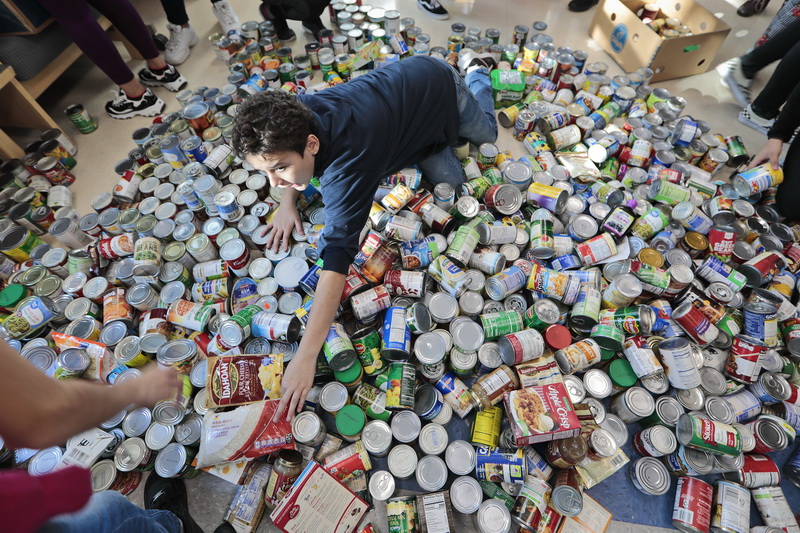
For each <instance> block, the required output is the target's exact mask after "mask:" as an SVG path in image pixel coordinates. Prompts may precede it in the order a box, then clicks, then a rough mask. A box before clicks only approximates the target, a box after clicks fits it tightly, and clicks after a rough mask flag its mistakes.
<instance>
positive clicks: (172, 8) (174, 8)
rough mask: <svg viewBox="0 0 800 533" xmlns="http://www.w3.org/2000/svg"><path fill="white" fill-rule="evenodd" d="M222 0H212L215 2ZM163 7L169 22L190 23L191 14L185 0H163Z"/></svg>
mask: <svg viewBox="0 0 800 533" xmlns="http://www.w3.org/2000/svg"><path fill="white" fill-rule="evenodd" d="M219 1H220V0H211V3H212V4H214V3H216V2H219ZM161 7H163V8H164V13H165V14H166V15H167V22H169V23H170V24H175V25H176V26H182V25H184V24H188V23H189V15H188V14H187V13H186V2H184V0H161Z"/></svg>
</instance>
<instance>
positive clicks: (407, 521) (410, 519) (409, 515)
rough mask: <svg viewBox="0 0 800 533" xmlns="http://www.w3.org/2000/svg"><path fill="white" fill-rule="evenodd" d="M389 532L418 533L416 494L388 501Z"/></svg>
mask: <svg viewBox="0 0 800 533" xmlns="http://www.w3.org/2000/svg"><path fill="white" fill-rule="evenodd" d="M386 516H387V518H388V525H389V533H416V531H417V524H418V523H419V518H418V515H417V498H416V496H400V497H397V498H389V500H387V501H386Z"/></svg>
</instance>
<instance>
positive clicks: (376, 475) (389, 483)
mask: <svg viewBox="0 0 800 533" xmlns="http://www.w3.org/2000/svg"><path fill="white" fill-rule="evenodd" d="M394 489H395V481H394V476H393V475H392V474H391V473H390V472H387V471H386V470H378V471H376V472H372V474H371V475H370V478H369V493H370V496H372V499H373V500H377V501H380V502H382V501H386V500H388V499H389V498H391V497H392V496H393V495H394Z"/></svg>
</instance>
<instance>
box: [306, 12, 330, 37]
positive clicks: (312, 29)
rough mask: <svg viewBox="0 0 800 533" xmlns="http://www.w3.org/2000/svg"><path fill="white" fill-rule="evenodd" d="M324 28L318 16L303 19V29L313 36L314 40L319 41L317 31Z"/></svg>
mask: <svg viewBox="0 0 800 533" xmlns="http://www.w3.org/2000/svg"><path fill="white" fill-rule="evenodd" d="M324 29H325V25H324V24H323V23H322V21H321V20H320V18H319V17H317V18H316V19H314V20H304V21H303V31H304V32H306V33H307V34H309V35H311V36H312V37H314V40H316V41H319V32H320V31H322V30H324Z"/></svg>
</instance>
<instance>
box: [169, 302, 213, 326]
mask: <svg viewBox="0 0 800 533" xmlns="http://www.w3.org/2000/svg"><path fill="white" fill-rule="evenodd" d="M215 313H216V309H215V308H214V307H213V306H210V305H202V304H199V303H195V302H190V301H188V300H183V299H180V300H176V301H174V302H173V303H171V304H170V306H169V309H168V312H167V320H168V321H169V322H170V323H172V324H176V325H178V326H182V327H184V328H187V329H191V330H192V331H200V332H202V331H204V330H205V329H206V327H207V326H208V321H209V320H211V317H212V316H213V315H214V314H215Z"/></svg>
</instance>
